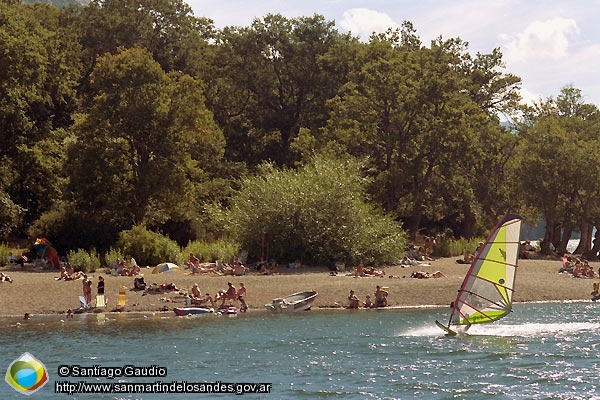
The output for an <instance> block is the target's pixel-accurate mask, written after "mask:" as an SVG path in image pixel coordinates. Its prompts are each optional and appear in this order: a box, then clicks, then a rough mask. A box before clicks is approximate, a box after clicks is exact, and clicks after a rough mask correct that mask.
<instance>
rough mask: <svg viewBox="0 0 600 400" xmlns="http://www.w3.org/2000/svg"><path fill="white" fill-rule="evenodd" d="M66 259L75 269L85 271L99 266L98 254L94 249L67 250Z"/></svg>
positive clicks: (92, 270) (94, 269)
mask: <svg viewBox="0 0 600 400" xmlns="http://www.w3.org/2000/svg"><path fill="white" fill-rule="evenodd" d="M67 260H68V262H69V265H70V266H71V267H73V268H74V269H75V270H76V271H83V272H85V273H89V272H94V271H96V269H97V268H100V266H101V264H100V256H99V255H98V252H97V251H96V250H95V249H92V250H90V251H86V250H82V249H79V250H77V251H73V250H71V251H69V253H68V254H67Z"/></svg>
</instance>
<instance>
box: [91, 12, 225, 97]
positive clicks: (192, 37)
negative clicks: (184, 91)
mask: <svg viewBox="0 0 600 400" xmlns="http://www.w3.org/2000/svg"><path fill="white" fill-rule="evenodd" d="M79 24H80V30H81V32H82V36H81V43H82V45H83V47H84V50H85V53H84V54H85V74H84V79H83V81H82V87H83V91H84V93H85V92H87V91H88V84H89V81H88V76H89V74H90V73H91V72H92V71H93V70H94V68H95V63H96V59H97V57H98V56H99V55H103V54H105V53H111V54H116V53H117V51H118V49H119V48H122V47H124V48H131V47H139V48H145V49H147V50H148V51H149V52H150V53H151V54H152V57H153V58H154V60H156V61H157V62H158V63H159V64H160V65H161V66H162V68H163V70H165V71H167V72H168V71H181V72H183V73H185V74H188V75H191V76H194V77H200V78H201V77H202V76H201V75H202V74H203V72H204V71H205V69H206V64H205V61H206V59H207V58H206V57H205V55H204V52H205V51H206V49H207V48H208V44H207V41H206V40H207V39H208V38H210V37H211V36H212V34H213V30H214V27H213V24H212V21H211V20H209V19H206V18H196V17H194V15H193V12H192V9H191V7H190V6H189V5H188V4H186V3H185V2H184V1H182V0H93V1H91V2H90V3H89V4H88V5H87V6H86V7H85V8H84V9H83V10H82V14H81V18H80V21H79Z"/></svg>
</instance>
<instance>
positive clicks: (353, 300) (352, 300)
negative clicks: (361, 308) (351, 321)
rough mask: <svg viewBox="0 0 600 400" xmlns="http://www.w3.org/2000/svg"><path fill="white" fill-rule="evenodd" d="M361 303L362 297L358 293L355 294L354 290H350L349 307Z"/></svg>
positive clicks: (356, 306)
mask: <svg viewBox="0 0 600 400" xmlns="http://www.w3.org/2000/svg"><path fill="white" fill-rule="evenodd" d="M359 303H360V299H359V298H358V296H357V295H355V294H354V290H350V294H349V295H348V308H354V309H356V308H358V305H359Z"/></svg>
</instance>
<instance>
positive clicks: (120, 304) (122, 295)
mask: <svg viewBox="0 0 600 400" xmlns="http://www.w3.org/2000/svg"><path fill="white" fill-rule="evenodd" d="M126 290H127V288H121V290H119V301H118V302H117V307H125V300H126V295H125V291H126Z"/></svg>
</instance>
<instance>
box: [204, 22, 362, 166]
mask: <svg viewBox="0 0 600 400" xmlns="http://www.w3.org/2000/svg"><path fill="white" fill-rule="evenodd" d="M355 41H356V39H353V38H351V37H350V36H348V35H342V34H340V33H339V32H338V31H337V30H335V29H334V23H333V22H332V21H326V20H325V19H324V17H323V16H321V15H314V16H312V17H300V18H292V19H288V18H286V17H283V16H282V15H272V14H269V15H267V16H266V17H264V18H263V19H256V20H255V21H254V22H253V23H252V25H251V26H250V27H248V28H234V27H230V28H225V29H224V30H223V31H222V32H221V34H220V35H219V37H218V49H217V51H216V52H215V53H214V56H215V58H214V63H215V65H216V70H215V72H214V73H213V74H212V78H211V77H207V78H206V79H207V80H208V83H207V85H208V86H209V89H208V91H207V97H208V101H209V107H210V108H211V109H212V110H214V113H215V116H216V119H217V121H219V124H220V125H221V126H223V129H224V132H225V135H226V137H227V142H228V143H227V157H228V158H229V159H231V160H235V161H242V162H245V163H247V164H248V165H250V166H254V165H257V164H259V163H260V162H261V161H262V160H273V161H274V162H276V163H277V164H278V165H293V163H294V161H296V159H295V154H294V153H293V152H291V151H290V145H291V143H292V142H293V140H294V139H295V138H296V137H297V136H298V133H299V132H300V130H301V129H302V128H304V129H309V130H312V129H318V128H319V127H322V126H323V125H324V123H325V121H326V119H327V113H326V107H325V102H326V100H327V99H329V98H330V97H331V96H333V95H334V94H335V92H336V91H337V89H338V87H339V86H340V85H341V83H342V82H343V80H344V79H345V71H347V70H348V60H349V59H350V58H351V53H349V52H347V51H343V50H340V48H345V47H346V46H349V45H350V44H351V43H354V42H355Z"/></svg>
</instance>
